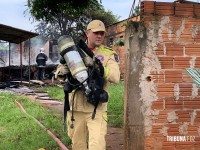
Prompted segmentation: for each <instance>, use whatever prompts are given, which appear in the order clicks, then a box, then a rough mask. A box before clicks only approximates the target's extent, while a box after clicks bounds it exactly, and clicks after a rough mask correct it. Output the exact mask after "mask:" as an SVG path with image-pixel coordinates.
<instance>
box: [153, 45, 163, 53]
mask: <svg viewBox="0 0 200 150" xmlns="http://www.w3.org/2000/svg"><path fill="white" fill-rule="evenodd" d="M155 52H156V55H157V56H163V55H164V47H163V44H158V48H157V50H155Z"/></svg>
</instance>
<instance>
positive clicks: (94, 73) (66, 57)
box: [58, 35, 108, 130]
mask: <svg viewBox="0 0 200 150" xmlns="http://www.w3.org/2000/svg"><path fill="white" fill-rule="evenodd" d="M58 47H59V48H60V50H61V53H60V55H61V56H62V57H61V60H60V62H61V63H62V64H67V67H68V69H69V72H68V73H67V74H66V80H65V81H66V84H65V86H64V94H65V102H64V130H65V129H66V117H67V111H69V110H70V105H69V93H72V96H71V102H72V110H71V111H72V116H71V121H72V124H71V125H70V127H71V128H73V127H74V124H73V122H74V121H75V119H74V98H75V94H76V92H77V91H78V90H81V91H82V92H83V93H84V95H85V96H86V97H87V102H88V103H90V104H92V105H93V106H94V111H93V113H92V119H94V118H95V114H96V109H97V107H98V104H99V103H100V102H101V103H104V102H107V101H108V93H107V92H106V91H105V90H104V89H103V86H104V78H103V76H104V68H103V65H102V63H101V61H100V60H99V59H97V58H96V57H95V55H94V53H93V52H92V51H91V50H90V49H89V48H88V46H87V45H86V44H85V42H84V41H83V40H80V41H79V42H78V44H77V45H75V44H74V42H73V40H72V38H71V37H70V36H67V35H64V36H61V37H60V38H59V39H58ZM85 54H87V55H88V56H89V57H90V58H92V60H93V62H92V65H87V68H86V66H85V63H84V61H83V60H84V58H85V57H87V56H86V55H85Z"/></svg>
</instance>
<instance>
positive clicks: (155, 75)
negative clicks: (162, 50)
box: [150, 71, 165, 83]
mask: <svg viewBox="0 0 200 150" xmlns="http://www.w3.org/2000/svg"><path fill="white" fill-rule="evenodd" d="M150 76H151V80H152V81H153V82H154V83H164V82H165V81H164V80H165V79H164V71H159V72H158V71H153V72H151V74H150Z"/></svg>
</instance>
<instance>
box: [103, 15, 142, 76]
mask: <svg viewBox="0 0 200 150" xmlns="http://www.w3.org/2000/svg"><path fill="white" fill-rule="evenodd" d="M128 20H133V21H136V20H140V17H133V18H131V19H125V20H122V21H120V22H117V23H115V24H113V25H110V26H108V27H107V29H106V30H107V31H106V36H105V41H104V43H105V45H106V46H108V47H111V48H112V49H113V50H114V51H116V52H117V54H118V56H119V59H120V64H119V67H120V72H121V78H122V79H123V78H124V71H125V57H124V46H117V45H115V43H116V42H117V41H118V40H119V39H122V40H123V41H124V37H125V30H126V26H127V22H128Z"/></svg>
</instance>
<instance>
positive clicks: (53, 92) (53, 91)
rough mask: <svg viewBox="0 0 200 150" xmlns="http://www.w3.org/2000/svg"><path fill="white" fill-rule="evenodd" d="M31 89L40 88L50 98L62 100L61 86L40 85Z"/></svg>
mask: <svg viewBox="0 0 200 150" xmlns="http://www.w3.org/2000/svg"><path fill="white" fill-rule="evenodd" d="M33 89H37V90H42V91H45V92H47V93H48V95H49V97H50V98H54V99H56V100H58V101H64V91H63V88H62V87H58V86H42V87H37V88H36V87H34V88H33Z"/></svg>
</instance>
